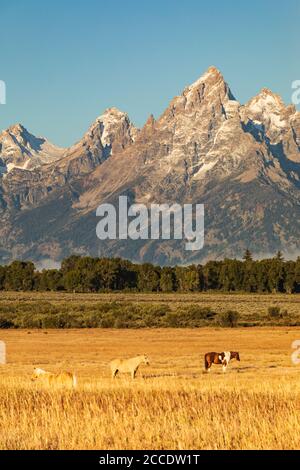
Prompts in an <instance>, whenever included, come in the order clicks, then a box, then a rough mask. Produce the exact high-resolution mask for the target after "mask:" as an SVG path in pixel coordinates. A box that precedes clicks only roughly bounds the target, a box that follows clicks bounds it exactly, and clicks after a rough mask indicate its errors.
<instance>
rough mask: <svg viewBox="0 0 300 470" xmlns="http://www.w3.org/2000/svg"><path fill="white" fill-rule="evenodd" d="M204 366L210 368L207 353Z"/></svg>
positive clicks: (206, 368)
mask: <svg viewBox="0 0 300 470" xmlns="http://www.w3.org/2000/svg"><path fill="white" fill-rule="evenodd" d="M204 367H205V370H208V369H209V362H208V360H207V355H206V354H205V356H204Z"/></svg>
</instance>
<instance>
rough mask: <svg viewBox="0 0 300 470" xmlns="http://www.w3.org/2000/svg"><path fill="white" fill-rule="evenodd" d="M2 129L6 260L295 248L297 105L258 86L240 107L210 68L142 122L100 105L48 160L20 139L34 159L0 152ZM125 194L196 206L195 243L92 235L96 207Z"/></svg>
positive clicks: (161, 259)
mask: <svg viewBox="0 0 300 470" xmlns="http://www.w3.org/2000/svg"><path fill="white" fill-rule="evenodd" d="M23 129H25V128H23ZM25 131H26V129H25ZM4 132H5V131H4ZM22 132H23V133H24V131H22ZM26 132H28V131H26ZM2 134H3V133H1V134H0V166H1V162H2V163H4V164H5V165H6V168H7V165H9V164H13V165H15V166H14V167H10V168H9V171H7V172H5V171H2V173H1V176H0V216H1V219H2V221H5V223H6V227H5V228H3V229H2V230H0V247H2V253H3V255H2V259H3V260H6V259H12V258H14V257H15V256H22V257H25V258H26V257H33V258H34V259H38V260H39V259H43V257H48V258H49V257H50V258H53V259H55V260H57V259H61V258H62V257H65V256H66V255H68V254H71V253H72V252H78V253H82V254H91V255H93V256H97V255H108V256H119V255H120V256H125V257H128V258H130V259H133V260H134V261H147V260H149V261H154V262H157V263H159V264H175V263H178V262H179V263H188V262H195V261H197V262H199V261H201V260H207V259H210V258H213V257H215V258H219V257H224V256H232V255H236V256H239V255H240V254H241V253H242V251H243V250H244V249H245V248H250V249H252V251H254V252H258V251H259V250H260V251H265V252H268V253H269V252H272V251H277V249H281V250H282V251H295V250H298V248H299V245H300V242H299V240H298V233H299V229H300V225H299V222H297V221H298V220H300V217H299V216H300V190H299V188H300V113H299V112H297V111H296V109H295V107H294V106H293V105H285V103H284V102H283V101H282V99H281V98H280V96H279V95H277V94H276V93H273V92H272V91H271V90H268V89H267V88H263V89H262V90H261V91H260V92H259V93H258V94H257V95H256V96H255V97H253V98H251V99H250V100H249V101H248V102H247V103H246V104H240V103H239V102H238V101H237V100H236V98H235V97H234V96H233V94H232V92H231V90H230V88H229V86H228V84H227V83H226V81H225V80H224V77H223V76H222V74H221V72H220V71H219V70H218V69H217V68H216V67H210V68H209V69H208V70H207V71H206V72H205V73H204V75H202V76H201V77H200V78H199V79H197V80H196V81H195V82H194V83H192V84H191V85H189V86H187V87H186V88H185V89H184V90H183V92H182V94H181V95H179V96H176V97H174V98H173V100H171V102H170V103H169V105H168V106H167V108H166V110H165V111H164V112H163V113H162V114H161V116H159V117H158V118H157V119H154V117H153V116H152V115H150V116H149V118H148V120H147V122H146V123H145V125H144V126H143V127H142V128H141V129H136V128H135V127H134V126H133V124H132V123H131V121H130V119H129V117H128V115H127V114H126V113H123V112H121V111H119V110H118V109H117V108H108V109H107V110H106V111H105V112H104V113H103V114H102V115H101V116H99V117H98V118H97V119H96V120H95V121H94V123H92V125H91V126H90V128H89V129H88V131H87V132H86V133H85V134H84V136H83V137H82V139H81V140H79V141H78V142H77V143H76V144H74V145H73V146H71V147H69V148H67V149H64V150H63V151H61V150H60V153H56V156H55V155H54V154H53V155H51V154H50V155H49V158H48V160H47V159H46V161H45V156H43V159H42V158H41V155H40V151H37V149H36V148H35V149H32V147H31V145H30V142H29V147H28V145H27V146H26V145H25V146H24V145H23V147H22V148H24V149H25V150H24V153H25V154H26V158H27V160H26V158H25V161H28V159H30V158H31V159H34V158H35V161H36V162H37V163H36V164H35V165H34V164H31V163H27V165H28V169H30V171H28V169H27V168H22V167H21V168H19V167H18V165H17V163H18V162H20V161H21V162H22V161H23V160H24V155H23V160H22V155H21V154H20V150H18V152H19V153H18V152H17V151H15V152H14V148H13V147H12V149H11V152H10V153H9V152H6V153H5V152H4V153H3V151H2V148H3V144H2V142H1V136H2ZM33 137H34V136H33ZM25 140H26V139H25ZM42 140H43V139H42ZM32 142H35V141H32ZM44 142H47V141H46V140H43V143H40V144H39V145H40V146H42V145H45V144H44ZM48 145H51V144H50V143H49V144H48ZM5 148H6V149H7V147H5ZM5 148H4V150H5ZM55 148H56V147H53V152H54V153H55V150H54V149H55ZM8 149H9V148H8ZM33 150H34V151H33ZM28 152H29V153H30V152H31V154H30V155H29V156H28ZM50 153H51V152H50ZM14 159H15V160H14ZM23 164H24V163H23ZM19 166H20V165H19ZM26 170H27V171H26ZM124 194H126V195H128V196H129V199H130V201H132V202H133V201H134V202H140V203H147V204H150V203H163V202H167V203H169V204H171V203H173V202H179V203H181V204H183V203H187V202H190V203H204V204H205V208H206V224H205V227H206V239H205V247H204V249H203V250H201V251H199V252H196V253H186V252H185V251H184V249H183V243H181V242H180V241H174V240H170V241H151V240H148V241H141V240H139V241H138V242H130V241H127V242H125V241H117V240H116V241H107V242H100V241H99V240H97V239H96V234H95V227H96V223H97V219H96V216H95V210H96V207H97V206H98V205H99V204H100V203H102V202H111V201H112V202H116V201H117V199H118V196H119V195H124ZM54 208H55V210H56V213H54V212H55V211H54ZM49 212H50V213H51V217H50V220H52V221H53V224H52V225H51V224H50V230H49V222H47V215H49ZM33 220H34V221H35V223H36V225H37V228H36V233H35V234H33V233H32V230H30V228H31V227H32V221H33ZM39 221H40V223H39ZM45 246H46V248H45ZM0 255H1V249H0Z"/></svg>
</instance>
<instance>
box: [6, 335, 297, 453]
mask: <svg viewBox="0 0 300 470" xmlns="http://www.w3.org/2000/svg"><path fill="white" fill-rule="evenodd" d="M29 333H30V334H29ZM299 338H300V329H299V328H293V329H287V328H272V329H271V328H268V329H265V328H260V329H258V328H252V329H242V330H241V329H236V330H226V329H216V330H214V329H212V328H210V329H197V330H186V329H185V330H170V329H166V330H165V329H164V330H138V331H134V330H48V331H44V330H32V331H30V332H29V331H25V330H22V331H18V330H17V331H16V330H7V331H1V335H0V339H2V340H4V341H6V343H7V349H8V364H7V365H6V366H1V367H0V423H1V426H0V448H2V449H254V448H255V449H299V448H300V366H295V365H293V364H292V363H291V359H290V355H291V352H292V350H291V343H292V341H293V340H295V339H299ZM224 349H231V350H239V351H240V353H241V362H240V363H237V362H232V364H230V367H229V369H228V372H227V373H226V374H225V375H224V374H222V373H221V371H220V369H218V368H217V366H215V368H214V369H213V371H212V372H211V374H204V373H203V371H202V368H203V364H202V362H203V361H202V356H203V353H204V352H206V351H209V350H224ZM138 353H147V354H148V355H149V357H150V359H151V365H150V366H149V367H147V366H142V367H141V369H140V370H139V372H138V374H137V379H136V380H135V381H133V382H132V381H131V380H130V378H129V377H127V376H120V377H119V378H118V379H115V380H114V381H113V380H112V379H111V378H110V371H109V369H108V368H107V363H108V362H109V361H110V360H111V359H112V358H115V357H125V356H127V357H128V356H131V355H136V354H138ZM36 365H38V366H40V367H43V368H45V369H46V370H50V371H53V372H57V371H60V370H63V369H67V370H71V371H75V372H76V373H77V376H78V382H79V386H78V389H77V390H75V391H68V390H59V389H58V390H50V389H49V388H47V387H45V386H42V385H39V384H32V383H31V382H30V375H31V373H32V369H33V367H34V366H36Z"/></svg>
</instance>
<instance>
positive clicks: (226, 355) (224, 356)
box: [204, 351, 240, 372]
mask: <svg viewBox="0 0 300 470" xmlns="http://www.w3.org/2000/svg"><path fill="white" fill-rule="evenodd" d="M231 359H236V360H237V361H239V360H240V355H239V353H238V352H237V351H225V352H221V353H217V352H209V353H206V354H205V356H204V366H205V370H206V371H207V372H210V368H211V366H212V364H222V368H223V372H226V368H227V366H228V364H229V362H230V361H231Z"/></svg>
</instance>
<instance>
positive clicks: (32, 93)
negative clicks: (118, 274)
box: [0, 0, 300, 146]
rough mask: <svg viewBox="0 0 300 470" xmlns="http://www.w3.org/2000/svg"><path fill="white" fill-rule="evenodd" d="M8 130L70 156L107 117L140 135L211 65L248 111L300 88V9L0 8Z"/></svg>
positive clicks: (101, 4) (13, 0)
mask: <svg viewBox="0 0 300 470" xmlns="http://www.w3.org/2000/svg"><path fill="white" fill-rule="evenodd" d="M0 18H1V22H0V50H1V62H0V80H4V81H5V82H6V86H7V104H6V105H2V106H0V129H3V128H6V127H8V126H9V125H10V124H13V123H15V122H21V123H22V124H24V125H25V127H27V129H28V130H30V131H31V132H33V133H34V134H37V135H43V136H45V137H47V138H49V139H50V140H51V141H52V142H54V143H56V144H58V145H62V146H67V145H70V144H72V143H74V142H75V141H77V140H79V139H80V138H81V136H82V134H83V133H84V132H85V131H86V129H87V128H88V126H89V125H90V123H91V122H92V121H93V120H94V119H95V118H96V117H97V116H98V115H100V114H101V113H102V112H103V110H104V109H106V108H107V107H111V106H116V107H118V108H120V109H121V110H124V111H126V112H128V114H129V116H130V118H131V119H132V120H133V122H134V123H135V124H136V125H138V126H141V125H143V123H144V122H145V121H146V119H147V117H148V115H149V114H150V113H153V114H154V115H155V116H156V117H157V116H159V114H160V113H161V112H162V111H163V110H164V108H165V107H166V106H167V105H168V102H169V101H170V99H172V97H173V96H175V95H177V94H179V93H181V91H182V89H183V88H184V87H185V86H186V85H188V84H190V83H192V82H193V81H195V80H196V79H197V78H198V77H199V76H200V75H201V74H202V73H203V72H204V71H205V70H206V69H207V68H208V67H209V66H210V65H215V66H216V67H218V68H219V69H220V70H221V71H222V73H223V75H224V77H225V79H226V81H227V82H228V83H229V85H230V87H231V89H232V91H233V93H234V95H235V96H236V98H237V99H239V100H240V101H241V102H245V101H247V100H248V99H249V98H250V97H251V96H253V95H255V94H256V93H257V92H258V91H259V90H260V89H261V88H263V87H268V88H271V89H272V90H273V91H275V92H277V93H279V94H281V95H282V97H283V98H284V100H285V101H286V102H290V100H291V82H292V81H293V80H296V79H300V61H299V55H300V28H299V20H300V2H299V0H285V1H284V2H283V1H281V0H252V1H251V2H250V1H249V2H240V1H238V0H226V1H224V0H214V1H213V2H209V1H200V0H185V1H183V0H180V1H179V0H143V1H141V0H139V1H137V0H127V1H126V2H125V1H124V0H123V1H121V0H110V1H108V0H97V1H96V0H85V1H83V0H76V1H74V0H73V1H71V0H60V1H57V0H52V1H49V0H47V1H46V0H45V1H43V2H41V1H37V0H26V2H25V1H24V0H0Z"/></svg>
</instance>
